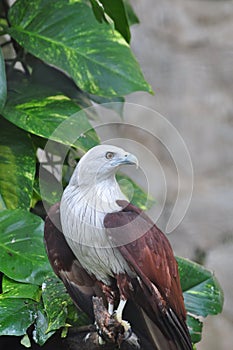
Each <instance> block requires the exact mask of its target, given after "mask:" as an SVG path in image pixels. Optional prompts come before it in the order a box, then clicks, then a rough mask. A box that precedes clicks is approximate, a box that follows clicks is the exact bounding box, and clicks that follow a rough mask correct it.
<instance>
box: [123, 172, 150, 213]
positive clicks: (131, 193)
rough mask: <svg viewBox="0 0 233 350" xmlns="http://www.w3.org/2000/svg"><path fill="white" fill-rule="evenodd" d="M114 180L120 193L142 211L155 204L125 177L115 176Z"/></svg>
mask: <svg viewBox="0 0 233 350" xmlns="http://www.w3.org/2000/svg"><path fill="white" fill-rule="evenodd" d="M116 178H117V182H118V183H119V185H120V188H121V190H122V192H123V193H124V194H125V195H126V197H127V198H128V199H129V200H130V203H132V204H134V205H136V206H137V207H139V208H140V209H142V210H147V209H149V208H150V207H152V205H153V204H154V203H155V200H154V199H153V198H152V197H151V196H149V195H148V194H147V193H145V191H144V190H143V189H142V188H141V187H140V186H138V185H137V184H136V183H135V182H134V181H133V180H132V179H130V177H128V176H127V175H123V174H117V175H116Z"/></svg>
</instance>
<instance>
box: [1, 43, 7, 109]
mask: <svg viewBox="0 0 233 350" xmlns="http://www.w3.org/2000/svg"><path fill="white" fill-rule="evenodd" d="M6 90H7V89H6V73H5V63H4V59H3V55H2V49H1V48H0V112H1V111H2V109H3V107H4V104H5V101H6Z"/></svg>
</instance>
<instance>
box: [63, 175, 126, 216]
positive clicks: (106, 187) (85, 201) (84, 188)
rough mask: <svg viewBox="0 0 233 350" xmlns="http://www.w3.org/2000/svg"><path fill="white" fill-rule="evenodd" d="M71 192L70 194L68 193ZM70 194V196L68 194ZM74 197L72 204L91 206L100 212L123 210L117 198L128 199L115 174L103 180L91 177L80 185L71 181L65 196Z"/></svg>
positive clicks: (90, 207)
mask: <svg viewBox="0 0 233 350" xmlns="http://www.w3.org/2000/svg"><path fill="white" fill-rule="evenodd" d="M68 193H69V194H68ZM67 195H68V196H67ZM70 195H71V197H72V202H73V203H72V205H75V206H76V205H77V206H79V205H80V206H82V208H84V207H89V209H90V210H92V209H94V210H95V211H96V212H99V213H101V212H102V213H110V212H114V211H119V210H121V207H119V206H118V204H117V202H116V201H117V200H127V198H126V197H125V195H124V194H123V193H122V191H121V189H120V186H119V185H118V183H117V181H116V178H115V175H111V176H109V177H108V178H105V179H102V180H101V181H99V180H98V181H97V180H96V181H95V178H94V179H90V181H89V182H88V183H87V182H85V183H81V184H79V185H78V186H77V185H74V184H72V183H70V184H69V185H68V186H67V188H66V190H65V193H64V197H67V198H68V197H69V196H70Z"/></svg>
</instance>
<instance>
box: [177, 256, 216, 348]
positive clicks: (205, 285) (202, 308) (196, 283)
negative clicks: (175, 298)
mask: <svg viewBox="0 0 233 350" xmlns="http://www.w3.org/2000/svg"><path fill="white" fill-rule="evenodd" d="M176 260H177V262H178V267H179V274H180V282H181V287H182V290H183V295H184V303H185V307H186V310H187V312H188V317H187V323H188V327H189V331H190V334H191V338H192V342H193V343H197V342H199V341H200V340H201V332H202V322H201V321H200V319H199V317H200V316H203V317H206V316H207V315H216V314H218V313H220V312H221V311H222V307H223V291H222V289H221V287H220V285H219V283H218V281H217V279H216V277H215V276H214V274H213V273H212V272H211V271H209V270H207V269H205V268H204V267H203V266H201V265H199V264H196V263H194V262H193V261H190V260H187V259H184V258H180V257H176Z"/></svg>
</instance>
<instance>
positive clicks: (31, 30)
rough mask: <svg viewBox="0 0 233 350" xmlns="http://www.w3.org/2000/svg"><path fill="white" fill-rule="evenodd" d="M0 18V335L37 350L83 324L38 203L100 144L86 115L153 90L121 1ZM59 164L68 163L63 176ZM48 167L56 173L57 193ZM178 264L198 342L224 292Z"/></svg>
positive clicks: (37, 1) (29, 7) (4, 13)
mask: <svg viewBox="0 0 233 350" xmlns="http://www.w3.org/2000/svg"><path fill="white" fill-rule="evenodd" d="M0 11H1V18H0V32H1V35H5V34H7V35H8V36H6V37H4V39H3V40H2V41H1V42H3V44H2V48H1V49H0V113H1V116H0V121H1V129H0V210H1V211H0V247H1V250H0V272H1V276H2V280H1V291H2V293H1V294H0V335H15V336H23V339H22V343H23V344H25V345H27V346H30V339H29V338H28V336H27V331H28V329H29V327H32V328H33V339H34V341H35V342H37V343H38V344H40V345H43V344H44V343H45V342H46V341H47V339H48V338H49V337H50V336H51V335H52V334H54V332H55V331H56V330H58V329H60V328H64V327H67V326H70V325H80V324H85V322H87V320H86V317H85V315H83V314H81V313H80V312H77V311H76V310H75V308H74V306H73V304H72V302H71V299H70V298H69V296H68V295H67V293H65V288H64V286H63V284H62V283H61V282H60V280H58V279H57V277H56V276H54V274H53V272H52V270H51V267H50V265H49V262H48V260H47V256H46V253H45V249H44V245H43V220H42V219H41V217H44V215H45V211H44V209H43V207H42V205H41V199H42V197H43V198H44V199H45V201H46V202H47V204H48V205H51V204H52V203H55V202H56V201H57V200H59V196H60V192H59V191H58V188H59V186H60V187H61V189H62V184H63V185H65V184H66V182H67V180H68V179H69V177H70V174H71V172H72V169H73V166H72V164H70V159H71V158H72V154H73V153H74V152H75V154H76V156H77V157H76V158H78V159H79V158H80V155H81V154H82V153H83V152H85V151H87V150H88V149H89V148H91V147H93V146H95V145H97V144H98V143H99V137H98V135H97V134H96V132H95V130H94V129H93V128H92V123H91V120H92V118H96V116H95V115H90V114H88V113H87V112H86V109H85V108H86V107H89V106H92V105H93V102H95V103H98V104H101V103H105V102H119V103H118V106H117V108H116V111H117V112H118V113H121V111H122V108H123V102H124V96H125V95H126V94H129V93H132V92H134V91H137V90H144V91H148V92H151V87H150V86H149V85H148V83H147V82H146V81H145V79H144V78H143V75H142V72H141V70H140V67H139V65H138V63H137V61H136V59H135V57H134V55H133V54H132V52H131V50H130V46H129V43H130V25H131V24H134V23H137V22H138V18H137V16H136V15H135V13H134V12H133V10H132V8H131V6H130V5H129V2H128V1H126V0H124V1H123V0H118V1H112V2H109V1H105V0H99V1H98V0H90V1H88V0H72V1H71V0H70V1H68V0H57V1H56V2H54V1H53V2H50V1H46V0H32V1H27V0H17V1H16V2H15V3H14V4H13V5H12V6H10V5H8V2H7V1H6V0H5V1H2V2H1V3H0ZM8 47H10V52H11V53H12V52H13V53H14V56H13V58H12V57H8V53H7V52H8V51H7V49H8ZM2 51H3V52H4V55H5V59H4V57H3V54H2ZM119 106H120V107H119ZM112 108H115V107H114V104H112ZM71 116H74V118H71ZM61 123H63V124H64V125H65V126H66V129H65V131H66V132H64V130H62V129H59V125H61ZM55 130H57V132H56V133H54V131H55ZM67 131H68V132H67ZM77 135H80V137H79V138H78V139H77ZM48 139H50V140H52V142H51V147H52V152H51V154H50V153H48V152H46V153H45V154H44V157H45V161H41V162H44V163H45V164H44V165H45V166H44V167H42V172H43V174H45V176H42V181H43V179H45V180H44V183H43V188H44V190H45V191H44V193H43V194H42V193H41V190H40V186H39V171H38V169H39V163H40V162H39V159H38V150H41V149H42V150H43V149H44V147H45V145H46V142H47V141H48ZM76 139H77V140H76ZM74 140H76V141H75V142H74ZM60 154H66V156H65V158H64V166H63V168H62V169H61V163H62V162H61V158H59V155H60ZM57 156H58V158H56V157H57ZM40 160H41V158H40ZM42 165H43V164H42ZM46 165H51V166H52V168H53V170H54V169H55V170H56V166H58V168H59V169H60V170H61V171H62V179H61V182H62V184H61V183H60V182H59V181H58V179H57V177H56V176H55V175H54V173H51V172H48V170H47V169H46ZM61 171H60V172H61ZM118 180H120V183H121V186H122V189H123V190H124V191H125V192H126V193H128V194H130V193H131V190H132V188H133V198H132V201H133V203H134V204H136V205H138V206H140V207H141V208H143V209H145V208H146V207H148V206H150V205H151V204H152V202H153V200H152V199H150V198H149V200H148V198H147V197H146V195H145V194H144V192H143V191H142V189H141V188H139V187H138V186H137V185H136V184H135V183H134V182H133V181H132V180H130V179H129V178H127V177H125V176H124V177H123V176H122V175H119V178H118ZM38 215H39V216H38ZM40 216H41V217H40ZM178 262H179V269H180V274H181V280H182V285H183V289H184V298H185V303H186V307H187V309H188V311H190V313H191V314H192V315H190V316H189V318H188V323H189V327H190V332H191V334H192V339H193V341H194V342H197V341H199V340H200V335H201V325H202V323H201V322H200V321H199V320H198V319H196V318H195V316H204V317H205V316H206V315H207V314H216V313H218V312H220V311H221V307H222V292H221V288H220V287H219V285H218V283H217V281H216V279H215V277H214V276H213V274H212V273H211V272H209V271H206V270H205V269H203V268H202V267H201V266H199V265H196V264H193V263H192V262H189V261H186V260H184V259H181V258H179V259H178ZM187 275H189V276H190V277H189V279H188V284H187V283H186V278H187V277H186V276H187ZM32 328H31V329H32Z"/></svg>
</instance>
